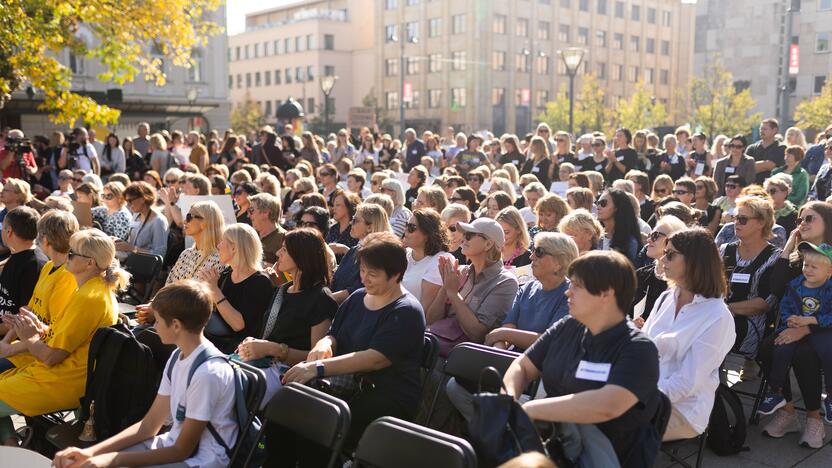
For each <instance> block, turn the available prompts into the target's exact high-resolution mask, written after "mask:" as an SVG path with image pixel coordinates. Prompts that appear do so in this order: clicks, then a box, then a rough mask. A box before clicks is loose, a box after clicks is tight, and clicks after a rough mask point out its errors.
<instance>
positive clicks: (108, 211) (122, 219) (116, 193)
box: [92, 182, 130, 240]
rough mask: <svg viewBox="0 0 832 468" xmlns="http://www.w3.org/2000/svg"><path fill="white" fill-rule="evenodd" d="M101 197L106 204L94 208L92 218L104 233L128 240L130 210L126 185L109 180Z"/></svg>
mask: <svg viewBox="0 0 832 468" xmlns="http://www.w3.org/2000/svg"><path fill="white" fill-rule="evenodd" d="M101 198H102V199H103V200H104V205H103V206H96V207H95V208H93V209H92V220H93V221H94V222H97V223H98V224H99V225H101V230H102V231H104V234H107V235H109V236H112V237H117V238H119V239H121V240H126V239H127V235H128V234H130V211H128V210H127V207H126V206H125V202H124V186H123V185H121V183H120V182H108V183H107V184H106V185H104V190H103V191H102V194H101Z"/></svg>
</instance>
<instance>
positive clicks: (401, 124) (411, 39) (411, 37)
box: [390, 23, 419, 141]
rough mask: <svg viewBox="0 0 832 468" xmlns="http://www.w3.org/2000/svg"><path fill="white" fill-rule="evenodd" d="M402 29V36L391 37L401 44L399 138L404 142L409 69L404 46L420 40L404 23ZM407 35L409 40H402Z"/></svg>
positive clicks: (393, 40) (391, 40) (391, 39)
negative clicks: (405, 75)
mask: <svg viewBox="0 0 832 468" xmlns="http://www.w3.org/2000/svg"><path fill="white" fill-rule="evenodd" d="M401 28H402V31H401V34H400V35H398V36H396V35H395V34H394V35H393V36H391V37H390V42H398V43H399V77H400V79H399V137H400V138H401V140H402V141H404V130H405V122H404V73H405V70H406V69H407V66H406V65H405V62H404V44H405V42H409V43H411V44H416V43H418V42H419V39H418V38H417V37H416V36H415V35H414V34H409V32H408V31H407V24H405V23H402V25H401ZM405 34H407V40H402V37H403V36H404V35H405Z"/></svg>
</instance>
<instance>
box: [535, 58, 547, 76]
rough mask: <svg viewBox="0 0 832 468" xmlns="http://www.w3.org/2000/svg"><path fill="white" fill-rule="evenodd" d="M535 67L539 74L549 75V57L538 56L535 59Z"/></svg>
mask: <svg viewBox="0 0 832 468" xmlns="http://www.w3.org/2000/svg"><path fill="white" fill-rule="evenodd" d="M535 62H536V64H535V69H536V70H537V73H538V74H539V75H548V74H549V57H547V56H545V55H544V56H538V57H537V58H536V59H535Z"/></svg>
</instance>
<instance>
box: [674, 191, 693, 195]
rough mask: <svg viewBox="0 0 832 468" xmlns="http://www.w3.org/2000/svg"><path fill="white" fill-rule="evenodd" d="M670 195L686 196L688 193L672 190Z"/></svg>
mask: <svg viewBox="0 0 832 468" xmlns="http://www.w3.org/2000/svg"><path fill="white" fill-rule="evenodd" d="M672 193H673V195H687V194H689V193H690V192H688V191H687V190H674V191H673V192H672Z"/></svg>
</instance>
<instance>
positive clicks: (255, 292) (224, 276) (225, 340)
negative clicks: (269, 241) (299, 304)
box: [196, 223, 273, 354]
mask: <svg viewBox="0 0 832 468" xmlns="http://www.w3.org/2000/svg"><path fill="white" fill-rule="evenodd" d="M217 250H218V252H219V259H220V262H221V263H222V264H223V265H224V266H226V267H227V268H225V270H224V271H223V272H222V273H218V272H217V270H213V269H203V270H201V271H200V272H199V273H197V275H196V276H197V278H198V279H201V280H202V281H204V282H205V284H206V285H207V287H208V290H209V293H210V295H211V298H212V299H213V301H214V304H215V308H214V312H213V313H212V314H211V318H210V319H209V320H208V325H206V327H205V337H206V338H208V339H209V340H211V342H212V343H214V345H216V346H217V348H219V349H220V351H222V352H224V353H227V354H231V353H233V352H234V350H235V349H237V346H238V345H239V344H240V342H242V341H243V338H245V337H247V336H257V334H259V332H260V328H261V326H262V320H263V316H264V315H265V314H266V311H267V308H268V306H269V303H270V302H271V297H272V293H273V287H272V280H271V279H270V278H269V277H268V275H267V274H266V273H264V272H263V270H262V264H263V247H262V246H261V245H260V237H259V236H258V235H257V231H255V230H254V228H253V227H251V226H249V225H248V224H242V223H237V224H233V225H231V226H229V227H228V228H226V229H225V232H224V233H223V235H222V238H221V239H220V242H219V244H218V245H217Z"/></svg>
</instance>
